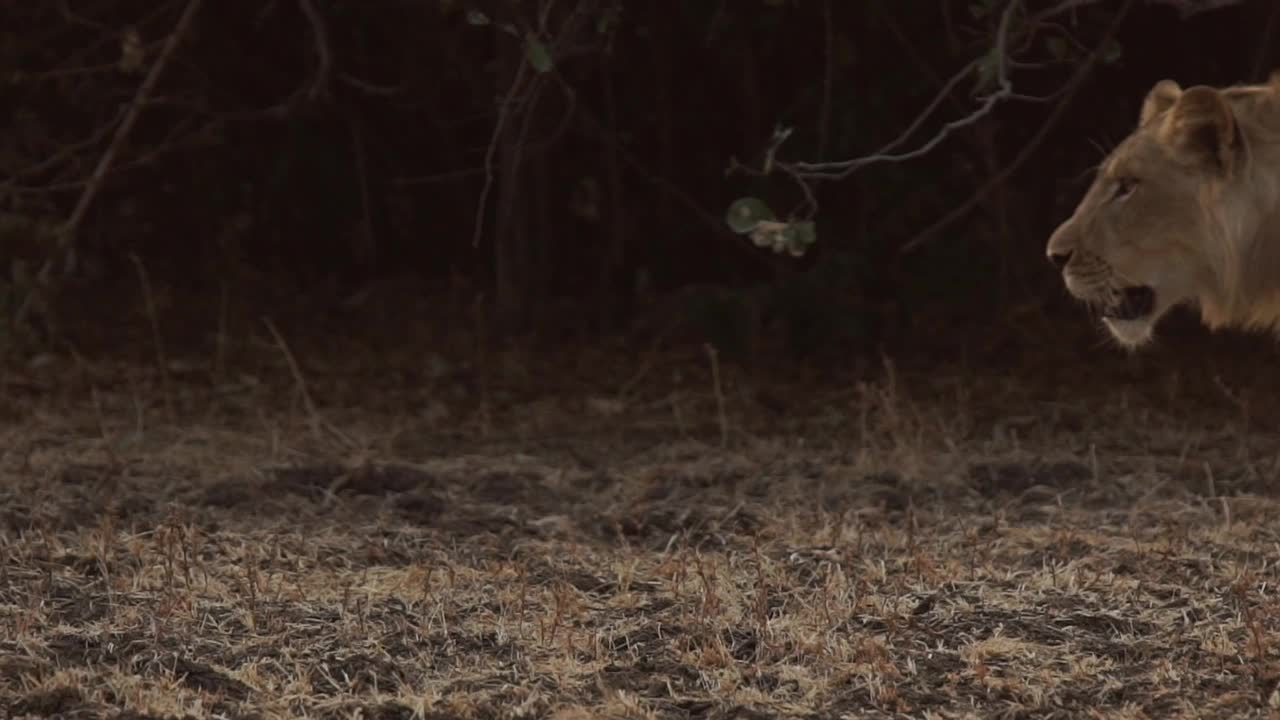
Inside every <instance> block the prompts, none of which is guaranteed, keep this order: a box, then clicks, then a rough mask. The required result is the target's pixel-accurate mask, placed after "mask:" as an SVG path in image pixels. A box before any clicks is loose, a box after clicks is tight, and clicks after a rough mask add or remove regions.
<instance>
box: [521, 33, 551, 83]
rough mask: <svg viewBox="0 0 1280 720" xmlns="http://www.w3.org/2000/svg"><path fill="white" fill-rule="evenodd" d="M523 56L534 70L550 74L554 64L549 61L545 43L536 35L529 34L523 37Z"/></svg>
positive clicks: (549, 57) (548, 52)
mask: <svg viewBox="0 0 1280 720" xmlns="http://www.w3.org/2000/svg"><path fill="white" fill-rule="evenodd" d="M524 54H525V57H527V58H528V59H529V64H530V65H532V66H533V69H534V70H537V71H538V72H540V73H548V72H551V68H552V67H553V65H554V63H553V62H552V60H551V51H550V50H548V49H547V46H546V44H545V43H543V42H542V41H541V40H539V39H538V36H537V35H534V34H533V33H529V34H528V35H525V37H524Z"/></svg>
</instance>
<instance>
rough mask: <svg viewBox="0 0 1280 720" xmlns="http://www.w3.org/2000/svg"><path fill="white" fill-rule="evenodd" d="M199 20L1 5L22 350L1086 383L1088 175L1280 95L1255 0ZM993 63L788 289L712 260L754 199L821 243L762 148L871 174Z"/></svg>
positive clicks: (92, 5)
mask: <svg viewBox="0 0 1280 720" xmlns="http://www.w3.org/2000/svg"><path fill="white" fill-rule="evenodd" d="M190 2H191V0H174V1H167V2H154V1H153V0H145V1H144V0H57V1H51V2H19V1H17V0H7V1H4V2H0V82H2V83H3V92H0V264H3V269H4V271H5V272H4V274H3V276H2V277H3V279H2V280H0V306H2V308H3V311H4V314H3V316H2V317H3V320H4V322H3V324H2V325H0V328H2V330H0V332H3V336H2V340H3V345H4V347H5V349H6V351H12V350H14V349H21V350H24V351H25V350H30V349H33V348H39V347H42V346H48V345H50V344H57V343H64V342H68V343H71V344H72V346H74V347H78V348H81V349H82V350H84V351H86V352H87V351H88V350H87V349H89V348H95V347H96V348H100V349H107V348H118V347H120V346H121V345H122V344H124V343H125V340H126V339H129V338H135V337H136V338H142V339H144V340H147V341H148V342H150V341H151V340H153V339H154V338H153V334H159V335H162V336H163V338H164V340H165V342H166V343H168V344H169V345H170V346H171V347H178V346H183V347H189V348H194V349H197V350H199V349H202V348H203V349H209V348H212V346H213V345H214V344H215V343H216V342H218V341H219V339H221V340H226V339H227V338H241V339H242V338H245V337H249V336H253V335H255V334H258V335H260V334H262V333H264V332H265V331H264V330H263V326H262V324H261V322H260V320H261V318H262V317H263V316H267V317H271V318H274V319H275V320H276V321H277V322H278V323H280V324H281V325H288V326H289V327H290V328H291V329H300V328H304V327H305V328H307V329H309V330H312V331H318V332H341V333H342V334H343V335H344V336H345V337H348V338H350V339H353V340H356V341H359V340H360V338H361V337H362V334H367V335H368V336H369V337H370V338H372V337H374V336H375V335H376V336H378V337H381V338H382V341H386V342H391V341H392V340H388V338H395V337H404V338H406V342H408V340H407V338H410V337H426V338H428V339H429V338H431V337H433V333H449V332H458V333H466V332H473V331H475V330H477V329H482V330H484V331H485V332H486V334H488V335H490V336H491V337H496V338H498V339H510V338H536V339H539V340H542V341H546V342H551V343H568V342H575V341H577V342H581V341H588V340H592V339H594V338H598V337H601V336H605V335H612V336H619V335H621V336H625V337H628V338H632V339H634V340H636V341H637V342H639V341H644V342H652V341H654V340H666V341H670V342H680V341H691V342H696V343H701V342H706V341H709V342H712V343H714V344H715V345H716V346H717V347H719V348H720V349H721V351H722V352H723V353H725V354H726V355H728V356H735V355H746V354H757V353H763V352H781V353H784V354H785V355H786V356H788V357H792V358H804V359H815V360H820V359H823V358H826V359H834V360H837V361H844V360H847V359H848V358H849V357H856V356H859V355H863V354H866V355H875V354H877V353H879V352H881V351H883V350H885V349H886V348H889V349H894V348H896V349H897V350H898V351H899V352H902V351H904V349H908V348H926V349H927V348H930V347H932V348H933V349H934V350H936V351H937V352H940V353H946V352H948V351H949V350H948V348H950V349H952V350H954V349H955V348H956V347H957V346H956V345H955V344H954V342H953V339H954V338H955V337H958V336H964V337H966V338H967V342H970V343H973V344H974V347H980V348H982V349H983V350H982V351H983V352H987V353H989V354H992V355H994V356H1002V357H1008V356H1009V355H1010V354H1014V355H1016V354H1017V352H1018V347H1019V346H1020V345H1023V344H1034V343H1037V342H1041V341H1043V340H1044V339H1045V338H1054V337H1058V338H1061V337H1064V336H1070V337H1072V338H1079V337H1082V338H1084V340H1083V342H1084V344H1085V347H1084V348H1083V349H1084V350H1086V351H1090V352H1096V351H1097V347H1098V346H1099V345H1100V343H1099V338H1100V336H1099V335H1098V334H1097V333H1096V331H1095V329H1093V328H1091V327H1090V326H1089V321H1088V319H1087V318H1086V317H1085V316H1084V314H1083V312H1082V311H1081V310H1080V309H1079V308H1077V307H1074V306H1072V305H1071V303H1070V301H1069V300H1068V299H1067V297H1066V295H1065V293H1064V292H1063V291H1062V290H1061V287H1060V283H1059V281H1058V278H1057V276H1056V274H1055V273H1054V272H1053V271H1052V269H1051V268H1050V267H1048V265H1047V263H1045V262H1044V261H1043V256H1042V250H1043V246H1044V242H1045V240H1046V239H1047V237H1048V234H1049V233H1050V232H1051V231H1052V229H1053V227H1054V226H1055V225H1056V224H1057V223H1058V222H1060V221H1061V220H1062V219H1063V218H1065V217H1066V216H1067V215H1068V214H1069V212H1070V210H1071V208H1072V207H1073V205H1074V203H1075V202H1076V201H1077V199H1078V198H1079V196H1080V194H1081V193H1082V191H1083V189H1084V187H1085V186H1086V184H1087V182H1088V180H1089V172H1088V171H1089V169H1090V168H1091V167H1092V166H1093V165H1095V164H1096V163H1097V161H1098V160H1099V159H1100V157H1101V154H1102V153H1103V152H1104V151H1105V149H1106V148H1108V147H1109V146H1110V145H1112V144H1113V143H1114V142H1116V141H1118V140H1119V139H1120V138H1122V137H1123V136H1124V135H1125V134H1126V133H1127V132H1128V131H1129V130H1130V129H1131V127H1132V125H1133V123H1134V121H1135V118H1136V115H1137V112H1138V108H1139V105H1140V103H1141V100H1142V97H1143V95H1144V94H1145V92H1146V90H1147V89H1148V88H1149V87H1150V86H1151V85H1152V84H1153V83H1155V82H1156V81H1157V80H1159V79H1161V78H1164V77H1172V78H1175V79H1177V80H1178V81H1180V82H1181V83H1183V84H1184V85H1189V84H1196V83H1213V84H1229V83H1234V82H1246V81H1258V80H1262V79H1265V77H1266V76H1267V75H1268V74H1269V73H1270V71H1271V70H1272V69H1274V68H1276V67H1280V45H1278V43H1277V33H1276V27H1275V26H1276V24H1277V8H1278V7H1280V6H1277V5H1276V3H1274V2H1272V1H1271V0H1254V1H1251V2H1191V1H1189V0H1188V1H1187V2H1173V1H1170V0H1166V1H1163V2H1147V1H1145V0H1135V1H1133V2H1128V1H1124V2H1122V1H1120V0H1108V1H1105V2H1075V3H1072V2H1066V3H1064V2H1057V1H1055V2H1047V1H1045V0H1038V1H1032V0H1027V1H1026V2H1020V3H1018V6H1017V7H1016V8H1014V9H1013V10H1012V11H1011V14H1010V15H1009V17H1010V25H1009V28H1008V35H1007V38H1006V41H1005V42H1002V41H1001V31H1000V22H1001V19H1002V18H1003V17H1005V10H1006V8H1007V5H1006V3H1005V2H1004V0H966V1H963V2H957V1H951V0H859V1H857V2H853V1H851V0H733V1H727V0H719V1H712V0H706V1H705V2H674V1H671V0H526V1H511V2H502V1H500V0H489V1H482V0H475V1H473V2H463V1H461V0H458V1H454V0H377V1H369V0H267V1H264V2H245V1H242V0H217V1H206V2H203V3H202V4H201V5H200V6H198V7H196V8H194V11H193V14H192V15H191V17H190V19H189V22H188V24H187V25H186V26H185V27H182V22H181V21H180V18H181V17H182V16H183V13H184V12H185V11H187V10H188V9H189V3H190ZM1113 30H1114V32H1112V31H1113ZM1109 33H1111V34H1110V35H1109ZM531 38H532V39H531ZM169 40H173V41H174V49H173V51H172V53H171V54H170V55H169V56H168V57H167V59H166V58H165V53H164V46H165V43H166V42H167V41H169ZM993 48H994V49H996V50H1003V51H1004V54H1005V58H1006V65H1007V73H1008V79H1009V80H1010V82H1011V84H1012V85H1011V87H1012V92H1013V93H1014V94H1015V96H1014V97H1012V98H1010V99H1007V100H1005V101H1003V102H1000V103H997V104H995V105H994V106H993V107H992V109H991V111H990V112H988V113H985V114H983V115H982V116H981V117H979V118H977V119H976V121H974V122H972V123H970V124H967V125H965V126H963V127H960V128H958V129H957V130H956V131H955V132H954V133H953V134H951V135H950V136H949V137H947V138H946V139H945V140H944V141H943V142H941V143H939V144H938V145H937V147H936V148H934V149H933V150H932V151H931V152H929V153H927V154H924V155H923V156H921V157H919V158H914V159H911V160H907V161H902V162H886V163H879V164H871V165H868V166H866V167H863V168H861V169H860V170H859V171H858V172H856V173H853V174H851V175H850V176H849V177H847V178H844V179H842V180H839V181H834V182H811V183H809V189H810V190H811V191H812V192H813V193H814V196H813V197H814V199H815V200H816V206H817V207H816V213H815V214H814V219H815V220H816V223H817V230H818V238H819V239H818V242H817V244H816V245H815V246H814V247H813V249H812V250H811V251H810V252H809V253H808V254H807V255H806V256H805V257H803V258H792V257H789V256H785V255H777V254H774V253H771V252H769V251H768V250H761V249H757V248H756V247H754V246H753V245H752V244H751V243H750V242H749V241H748V240H746V239H744V238H742V237H740V236H735V235H733V234H732V233H730V232H729V230H728V228H727V227H726V225H725V222H724V213H725V209H726V208H727V207H728V205H729V203H731V202H732V201H733V200H734V199H736V198H738V197H741V196H744V195H754V196H758V197H760V198H762V199H764V200H765V201H766V202H768V203H769V204H770V205H771V206H772V207H773V208H774V209H775V210H776V211H777V212H778V213H779V214H782V215H786V214H787V213H788V212H791V211H793V210H795V211H798V212H802V213H808V212H809V211H810V210H812V208H810V207H806V205H805V203H804V197H805V196H804V191H803V188H802V187H801V185H799V184H797V183H796V182H795V180H794V178H791V177H789V176H788V175H787V173H785V172H780V171H775V172H772V173H770V174H768V175H760V174H758V173H754V172H751V171H750V169H755V170H759V169H760V168H761V167H762V161H763V159H764V155H765V153H766V151H767V150H768V149H769V148H770V138H771V135H772V133H773V131H774V128H775V127H776V126H779V125H781V126H785V127H790V128H793V133H792V135H791V137H790V139H788V140H787V141H786V142H785V143H784V144H782V145H781V146H780V147H778V148H777V151H776V156H775V158H776V159H777V160H779V161H783V162H789V161H796V160H805V161H814V160H843V159H850V158H856V157H862V156H866V155H869V154H873V153H875V152H876V151H877V149H878V148H881V147H882V146H884V145H885V144H886V143H887V142H888V141H890V140H892V139H893V138H894V137H896V136H897V135H898V134H899V133H900V132H901V131H902V130H903V129H904V128H906V127H908V126H909V125H910V124H911V123H912V122H913V121H915V120H916V118H917V117H918V116H919V115H920V113H921V112H922V110H923V109H924V108H925V107H926V106H927V105H928V104H929V103H930V101H931V100H932V99H933V98H934V97H935V96H936V95H937V94H938V93H939V91H940V89H941V88H942V87H943V85H944V83H945V82H946V81H947V80H948V79H949V78H951V77H952V76H954V75H955V74H956V73H957V72H959V71H961V70H962V69H963V68H964V67H966V66H967V65H968V64H969V63H972V62H973V61H974V60H975V59H981V58H984V57H985V58H987V59H988V63H987V64H986V65H985V66H982V67H978V68H976V69H975V71H974V72H972V73H970V74H969V76H967V77H965V79H964V80H963V81H962V82H960V83H958V84H957V85H956V87H955V89H954V91H952V92H951V93H949V94H948V95H947V97H946V98H945V99H944V100H943V102H941V103H940V104H939V105H938V106H937V108H936V110H935V111H934V112H933V113H932V114H931V115H929V116H928V118H927V119H926V120H924V122H923V123H922V124H921V126H920V128H919V130H918V131H917V132H916V133H915V134H914V135H913V136H912V137H911V139H910V140H909V141H907V142H906V143H905V144H904V145H903V146H902V148H900V149H911V148H914V147H918V146H920V145H921V144H923V143H925V142H927V141H928V140H929V139H930V138H932V137H934V136H935V135H936V134H937V133H938V132H939V131H940V130H941V129H942V127H943V125H944V124H945V123H947V122H950V121H954V120H957V119H960V118H964V117H966V116H969V115H970V114H971V113H974V112H975V110H976V109H978V108H979V106H980V105H981V103H982V101H983V98H984V97H986V96H987V95H988V94H989V93H991V92H993V91H994V90H996V89H997V88H996V86H995V83H993V82H992V80H993V78H994V75H993V72H994V70H993V69H994V67H995V66H994V65H992V64H991V63H990V60H992V59H993V58H994V55H992V53H993ZM544 60H548V61H549V68H548V66H547V65H546V64H542V63H543V61H544ZM535 61H536V62H535ZM157 62H163V63H164V65H163V67H162V68H161V70H162V72H160V73H159V74H158V76H157V79H156V83H155V85H154V87H151V88H149V89H145V90H141V91H140V88H143V87H144V86H145V84H146V78H147V77H148V73H149V72H150V71H151V70H153V69H154V68H155V65H156V63H157ZM1085 63H1088V64H1089V67H1087V68H1085V69H1084V70H1083V71H1081V68H1082V65H1084V64H1085ZM536 65H541V67H536ZM139 103H140V104H139ZM131 107H137V108H138V109H140V110H141V112H140V113H139V114H138V115H137V118H136V123H135V124H133V125H132V127H129V128H128V129H127V132H124V133H121V132H120V126H121V123H122V122H124V121H125V117H126V115H127V114H128V112H129V110H130V108H131ZM117 141H118V142H117ZM113 145H114V150H112V153H113V155H112V157H111V159H110V161H109V162H108V163H106V164H105V165H103V169H104V170H105V174H104V175H102V177H101V179H100V180H95V179H94V172H95V168H97V167H98V166H99V165H100V164H101V163H102V158H103V156H104V154H105V153H107V152H108V150H109V148H113ZM1015 163H1016V164H1015ZM730 168H737V171H734V172H727V170H729V169H730ZM743 168H747V170H743ZM486 187H487V188H488V189H487V190H486ZM980 190H981V191H982V192H979V191H980ZM482 194H483V196H484V202H483V204H482V203H481V197H482ZM78 206H81V208H80V212H77V207H78ZM478 220H479V221H480V222H479V225H478V224H477V221H478ZM940 221H942V222H941V224H940ZM41 270H46V271H47V272H45V273H44V274H43V275H42V274H41ZM153 323H154V325H153ZM1175 325H1176V322H1175ZM156 326H158V327H159V329H160V332H159V333H155V330H156ZM326 328H328V329H327V330H326ZM1065 328H1070V329H1071V330H1070V332H1067V331H1066V330H1064V329H1065ZM1188 328H1190V329H1188V330H1187V332H1191V333H1195V332H1198V331H1197V330H1196V329H1194V327H1193V325H1192V324H1188ZM424 329H426V330H429V332H426V333H423V332H420V331H422V330H424ZM966 347H967V346H966ZM922 357H928V355H927V354H926V355H923V356H922Z"/></svg>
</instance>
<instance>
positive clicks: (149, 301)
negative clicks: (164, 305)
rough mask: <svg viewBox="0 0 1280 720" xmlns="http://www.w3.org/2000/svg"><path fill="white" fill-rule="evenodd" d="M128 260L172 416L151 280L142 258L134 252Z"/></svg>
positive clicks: (169, 391)
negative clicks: (135, 273) (135, 276)
mask: <svg viewBox="0 0 1280 720" xmlns="http://www.w3.org/2000/svg"><path fill="white" fill-rule="evenodd" d="M129 260H130V262H132V263H133V267H134V268H135V269H136V270H137V271H138V282H139V283H141V284H142V299H143V302H145V303H146V306H147V319H148V320H149V321H150V323H151V341H152V342H153V343H155V347H156V365H157V366H159V368H160V384H161V386H163V388H164V404H165V409H167V410H168V411H169V417H171V418H172V417H173V392H172V390H171V385H170V383H169V361H168V360H167V359H166V358H165V352H164V338H163V336H161V334H160V314H159V312H158V311H157V310H156V303H155V296H154V294H153V293H152V292H151V280H150V279H149V278H148V277H147V268H146V266H145V265H143V264H142V258H140V257H138V256H137V254H135V253H129Z"/></svg>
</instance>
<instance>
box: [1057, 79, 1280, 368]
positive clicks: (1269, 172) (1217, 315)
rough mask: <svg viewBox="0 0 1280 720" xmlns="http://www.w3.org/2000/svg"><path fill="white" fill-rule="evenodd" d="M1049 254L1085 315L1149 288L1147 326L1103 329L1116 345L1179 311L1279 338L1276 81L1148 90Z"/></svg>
mask: <svg viewBox="0 0 1280 720" xmlns="http://www.w3.org/2000/svg"><path fill="white" fill-rule="evenodd" d="M1127 188H1132V192H1129V193H1127V194H1126V193H1125V190H1126V189H1127ZM1047 251H1048V253H1049V255H1050V256H1051V257H1052V256H1056V257H1057V258H1058V259H1059V260H1060V261H1061V259H1063V258H1067V257H1069V258H1070V260H1069V261H1068V262H1067V263H1066V265H1065V267H1064V268H1063V280H1064V282H1065V284H1066V286H1067V289H1068V290H1069V291H1070V292H1071V294H1072V295H1074V296H1075V297H1077V298H1078V299H1080V300H1082V301H1084V302H1086V303H1088V304H1090V305H1094V306H1096V307H1099V308H1108V307H1115V306H1116V304H1117V303H1118V302H1119V298H1120V297H1122V293H1123V291H1124V290H1125V289H1126V288H1131V287H1150V288H1152V289H1154V292H1155V306H1154V312H1153V313H1151V314H1150V315H1149V316H1145V317H1142V318H1140V319H1130V320H1116V319H1111V320H1107V321H1106V326H1107V328H1108V329H1109V330H1110V331H1111V333H1112V334H1113V335H1114V336H1115V337H1116V338H1117V339H1118V340H1119V341H1120V342H1121V343H1122V344H1125V345H1128V346H1137V345H1141V344H1143V343H1145V342H1147V341H1148V340H1150V338H1151V335H1152V331H1153V329H1154V327H1155V325H1156V323H1157V322H1158V321H1159V319H1160V317H1161V316H1162V315H1163V314H1164V313H1165V312H1167V311H1168V310H1169V309H1170V308H1172V307H1174V306H1176V305H1181V304H1188V305H1195V306H1198V307H1199V310H1200V314H1201V318H1202V320H1203V321H1204V323H1205V324H1206V325H1208V326H1209V327H1212V328H1226V327H1236V328H1244V329H1266V330H1273V331H1280V71H1277V72H1276V73H1274V74H1272V76H1271V78H1270V80H1269V82H1267V83H1265V84H1260V85H1238V86H1233V87H1229V88H1222V89H1218V88H1211V87H1206V86H1198V87H1192V88H1187V89H1185V90H1184V89H1182V88H1181V87H1179V86H1178V84H1177V83H1175V82H1173V81H1172V80H1162V81H1161V82H1159V83H1157V84H1156V85H1155V86H1154V87H1153V88H1152V89H1151V91H1150V92H1149V93H1148V94H1147V97H1146V99H1145V101H1144V102H1143V104H1142V111H1141V113H1140V115H1139V122H1138V126H1137V128H1136V129H1135V130H1134V131H1133V133H1132V134H1130V135H1129V137H1127V138H1125V140H1124V141H1122V142H1121V143H1120V145H1119V146H1117V147H1116V149H1115V150H1114V151H1113V152H1112V153H1111V154H1110V155H1109V156H1108V157H1107V158H1106V160H1104V161H1103V163H1102V164H1101V166H1100V169H1099V171H1098V174H1097V177H1096V178H1095V180H1094V182H1093V185H1092V186H1091V187H1090V188H1089V190H1088V192H1087V193H1086V194H1085V196H1084V198H1083V200H1081V202H1080V205H1079V206H1078V207H1077V208H1076V210H1075V213H1074V214H1073V215H1072V216H1071V217H1070V218H1069V219H1068V220H1067V221H1066V222H1064V223H1063V224H1062V225H1061V226H1059V227H1058V229H1057V230H1056V231H1054V233H1053V236H1052V237H1051V238H1050V239H1049V243H1048V248H1047Z"/></svg>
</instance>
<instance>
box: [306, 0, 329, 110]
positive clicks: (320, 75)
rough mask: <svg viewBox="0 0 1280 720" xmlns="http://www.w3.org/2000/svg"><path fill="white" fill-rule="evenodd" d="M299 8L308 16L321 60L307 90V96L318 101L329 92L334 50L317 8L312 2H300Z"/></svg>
mask: <svg viewBox="0 0 1280 720" xmlns="http://www.w3.org/2000/svg"><path fill="white" fill-rule="evenodd" d="M298 7H300V8H302V14H303V15H306V16H307V22H309V23H311V32H312V33H313V34H314V35H315V40H316V57H317V58H318V59H319V62H320V66H319V67H318V68H316V74H315V77H313V78H312V79H311V87H310V88H308V89H307V96H308V97H309V98H310V99H311V100H317V99H319V98H322V97H324V96H325V95H327V94H328V92H329V74H330V72H331V71H332V69H333V50H332V49H330V47H329V31H328V30H327V29H326V28H325V26H324V17H323V16H321V15H320V12H319V11H317V10H316V6H315V5H314V4H313V3H312V2H311V0H298Z"/></svg>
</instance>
